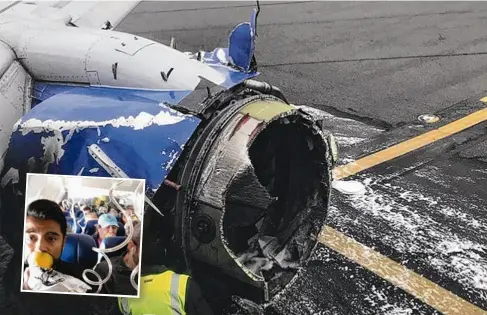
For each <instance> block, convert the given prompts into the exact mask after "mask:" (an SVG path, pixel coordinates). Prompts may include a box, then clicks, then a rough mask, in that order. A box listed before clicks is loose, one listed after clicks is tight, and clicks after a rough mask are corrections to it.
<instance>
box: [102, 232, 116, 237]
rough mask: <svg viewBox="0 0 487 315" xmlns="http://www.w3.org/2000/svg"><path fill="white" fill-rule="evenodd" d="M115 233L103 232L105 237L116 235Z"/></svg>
mask: <svg viewBox="0 0 487 315" xmlns="http://www.w3.org/2000/svg"><path fill="white" fill-rule="evenodd" d="M116 236H117V235H116V234H114V233H112V232H108V233H107V234H105V238H107V237H116Z"/></svg>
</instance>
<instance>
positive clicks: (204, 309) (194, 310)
mask: <svg viewBox="0 0 487 315" xmlns="http://www.w3.org/2000/svg"><path fill="white" fill-rule="evenodd" d="M184 308H185V311H186V314H187V315H213V311H212V310H211V308H210V305H209V304H208V302H207V301H206V300H205V298H204V297H203V293H202V292H201V289H200V286H199V285H198V284H197V283H196V281H194V280H193V279H192V278H188V283H187V285H186V302H185V307H184Z"/></svg>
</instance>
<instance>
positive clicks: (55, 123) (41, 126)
mask: <svg viewBox="0 0 487 315" xmlns="http://www.w3.org/2000/svg"><path fill="white" fill-rule="evenodd" d="M186 117H189V116H187V115H183V114H181V113H179V112H174V113H172V112H171V113H169V112H167V111H161V112H159V113H158V114H157V115H151V114H149V113H146V112H141V113H139V114H138V115H137V116H136V117H133V116H129V117H119V118H116V119H111V120H104V121H66V120H51V119H48V120H45V121H41V120H39V119H37V118H32V119H29V120H27V121H24V122H20V123H17V124H16V126H14V130H18V129H19V128H20V129H22V135H26V134H28V133H29V132H36V133H39V132H43V131H45V130H57V131H65V130H72V129H84V128H95V127H96V128H99V127H105V126H107V125H111V126H113V127H115V128H119V127H131V128H134V130H140V129H144V128H146V127H148V126H151V125H159V126H163V125H172V124H176V123H178V122H180V121H182V120H184V119H185V118H186Z"/></svg>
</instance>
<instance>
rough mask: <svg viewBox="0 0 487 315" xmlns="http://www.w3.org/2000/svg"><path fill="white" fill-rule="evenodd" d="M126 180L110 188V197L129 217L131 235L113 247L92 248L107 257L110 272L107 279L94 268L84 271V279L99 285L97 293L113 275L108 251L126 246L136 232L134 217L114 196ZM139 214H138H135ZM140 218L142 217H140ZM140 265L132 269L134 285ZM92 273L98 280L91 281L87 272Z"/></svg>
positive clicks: (126, 216)
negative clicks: (115, 190)
mask: <svg viewBox="0 0 487 315" xmlns="http://www.w3.org/2000/svg"><path fill="white" fill-rule="evenodd" d="M124 182H125V181H120V182H118V183H116V184H114V185H113V186H112V187H111V188H110V191H109V192H108V195H109V198H110V202H112V203H114V204H115V207H117V208H118V210H120V211H121V212H122V214H123V215H124V216H125V218H126V219H127V221H128V223H129V226H130V229H129V235H127V238H126V239H125V241H123V242H122V243H121V244H119V245H117V246H115V247H111V248H103V249H101V248H96V247H93V248H92V250H93V251H94V252H96V253H99V254H101V255H102V256H103V258H105V260H106V261H107V263H108V274H107V277H106V278H105V279H103V280H102V279H101V277H100V275H99V274H98V273H97V272H96V271H95V270H94V269H86V270H84V271H83V280H84V281H85V282H86V283H88V284H90V285H97V286H98V290H97V291H96V292H95V293H99V292H100V291H101V288H102V285H103V284H105V283H106V282H107V281H108V279H110V277H111V276H112V270H113V267H112V262H111V261H110V258H109V257H108V256H107V255H106V253H112V252H116V251H118V250H120V249H121V248H123V247H125V245H127V244H128V243H129V242H130V240H131V239H132V235H133V233H134V224H133V221H132V218H131V216H130V215H128V213H127V212H126V211H125V209H123V208H122V207H121V206H120V204H119V203H118V202H117V200H115V198H114V197H113V190H114V189H115V188H117V187H118V186H120V185H122V184H123V183H124ZM135 215H136V216H137V214H135ZM137 218H138V216H137ZM139 220H140V219H139ZM138 269H139V268H138V266H137V267H136V268H135V269H134V270H133V271H132V274H131V277H130V281H131V283H132V285H134V281H133V277H134V276H133V275H134V274H136V273H137V272H138ZM88 273H90V274H92V275H94V276H95V277H96V278H97V279H98V281H96V282H95V281H91V280H90V279H88V277H87V274H88ZM134 288H135V289H136V290H137V286H134Z"/></svg>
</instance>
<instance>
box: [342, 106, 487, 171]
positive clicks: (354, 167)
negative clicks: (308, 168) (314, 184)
mask: <svg viewBox="0 0 487 315" xmlns="http://www.w3.org/2000/svg"><path fill="white" fill-rule="evenodd" d="M486 101H487V98H486ZM485 120H487V108H484V109H481V110H479V111H476V112H474V113H472V114H470V115H468V116H466V117H463V118H461V119H459V120H456V121H454V122H452V123H449V124H447V125H445V126H443V127H441V128H438V129H435V130H431V131H429V132H426V133H424V134H422V135H420V136H417V137H415V138H412V139H409V140H407V141H404V142H401V143H399V144H396V145H393V146H392V147H389V148H387V149H384V150H382V151H379V152H376V153H374V154H371V155H369V156H366V157H364V158H361V159H359V160H357V161H355V162H352V163H349V164H346V165H342V166H338V167H336V168H335V169H334V170H333V177H334V179H337V180H339V179H343V178H345V177H348V176H351V175H354V174H357V173H359V172H361V171H364V170H366V169H369V168H371V167H373V166H376V165H379V164H381V163H384V162H386V161H389V160H392V159H394V158H396V157H399V156H401V155H404V154H406V153H409V152H411V151H413V150H416V149H419V148H422V147H424V146H426V145H428V144H430V143H433V142H435V141H438V140H441V139H443V138H446V137H448V136H451V135H452V134H455V133H457V132H460V131H463V130H465V129H467V128H470V127H472V126H474V125H477V124H479V123H481V122H483V121H485Z"/></svg>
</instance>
